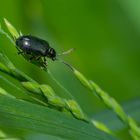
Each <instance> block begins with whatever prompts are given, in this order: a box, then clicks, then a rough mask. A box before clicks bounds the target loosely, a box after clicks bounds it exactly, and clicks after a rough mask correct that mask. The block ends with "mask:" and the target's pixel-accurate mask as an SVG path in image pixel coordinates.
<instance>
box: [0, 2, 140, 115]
mask: <svg viewBox="0 0 140 140" xmlns="http://www.w3.org/2000/svg"><path fill="white" fill-rule="evenodd" d="M3 18H7V19H8V20H9V21H10V22H11V23H12V24H13V25H14V26H15V27H16V28H17V30H19V31H21V32H22V33H23V34H31V35H35V36H38V37H41V38H43V39H45V40H48V41H49V43H50V45H51V46H52V47H53V48H55V49H56V50H57V52H58V53H61V52H62V51H64V50H67V49H70V48H75V49H76V50H75V51H74V52H73V53H71V54H69V55H67V56H65V57H63V59H64V60H66V61H67V62H68V63H70V64H71V65H73V66H74V67H76V68H77V69H78V70H79V71H80V72H82V73H83V74H84V75H85V76H86V77H87V78H88V79H92V80H94V81H95V82H96V83H98V84H99V85H100V86H101V87H102V88H103V89H104V90H106V91H107V92H108V93H109V94H110V95H111V96H113V97H114V98H115V99H116V100H117V101H119V102H120V103H123V102H127V101H129V100H132V99H135V98H137V97H139V94H140V1H138V0H127V1H123V0H4V1H1V2H0V22H1V24H2V28H4V29H5V30H6V28H5V26H4V22H3ZM0 50H1V51H3V52H4V53H5V54H6V55H7V56H8V57H9V58H10V59H11V60H12V62H13V63H14V64H15V65H16V66H17V67H18V68H19V69H20V70H22V71H24V72H25V73H26V74H28V75H29V76H31V77H32V78H34V79H35V80H37V81H38V82H39V83H49V84H51V85H52V87H54V88H55V89H56V91H57V93H58V94H59V95H60V96H62V97H65V98H68V95H66V94H65V92H63V91H62V90H61V89H60V88H59V87H58V86H57V85H56V84H55V83H54V82H53V81H52V80H51V79H50V77H49V76H48V75H47V74H46V73H45V72H43V71H42V70H40V69H39V68H37V67H36V66H34V65H32V64H30V63H29V62H27V61H26V60H24V59H23V58H22V57H21V56H19V55H17V50H16V48H15V47H14V46H13V45H12V44H11V43H10V42H9V40H7V38H6V37H5V36H2V35H0ZM48 67H49V69H51V71H52V73H53V75H54V76H55V77H56V79H57V80H58V81H60V83H61V84H62V85H63V86H64V87H66V88H67V89H68V90H69V91H70V92H71V93H72V94H73V96H74V97H75V99H76V100H77V101H78V102H79V104H80V105H81V107H82V108H83V110H84V111H85V112H86V113H87V114H89V115H92V114H93V113H96V112H99V111H101V110H103V109H104V108H105V106H104V105H103V103H101V102H100V101H99V100H98V99H97V98H96V97H94V96H93V95H92V94H91V93H90V92H89V91H87V90H86V89H85V88H84V87H82V86H81V85H80V83H79V81H77V80H76V78H75V77H74V75H73V74H72V73H71V71H70V70H69V69H68V68H67V67H66V66H65V65H63V64H61V63H59V62H52V61H49V66H48ZM11 80H12V79H11ZM14 82H15V81H14ZM1 85H2V86H3V87H5V88H7V90H10V91H13V92H14V89H13V88H9V86H7V85H5V84H4V82H2V81H1Z"/></svg>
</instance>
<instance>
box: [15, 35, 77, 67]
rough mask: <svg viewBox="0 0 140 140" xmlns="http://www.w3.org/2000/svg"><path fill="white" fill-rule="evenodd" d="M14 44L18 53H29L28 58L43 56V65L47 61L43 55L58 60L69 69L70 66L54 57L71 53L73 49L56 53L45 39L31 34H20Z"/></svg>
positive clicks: (37, 58) (36, 58)
mask: <svg viewBox="0 0 140 140" xmlns="http://www.w3.org/2000/svg"><path fill="white" fill-rule="evenodd" d="M16 46H17V49H18V51H19V52H18V54H26V55H30V56H31V57H30V58H29V59H30V60H32V59H34V60H39V59H40V58H41V57H43V58H44V61H43V64H45V66H46V65H47V61H46V58H45V57H48V58H50V59H52V60H53V61H54V60H59V61H60V62H62V63H63V64H65V65H67V66H68V67H70V68H71V69H73V68H72V66H71V65H70V64H68V63H67V62H65V61H64V60H61V59H58V58H56V56H60V55H66V54H69V53H71V52H72V51H73V50H74V49H73V48H72V49H69V50H68V51H65V52H63V53H61V54H56V51H55V49H53V48H52V47H50V45H49V43H48V42H47V41H45V40H42V39H40V38H38V37H35V36H32V35H22V36H20V37H19V38H17V39H16Z"/></svg>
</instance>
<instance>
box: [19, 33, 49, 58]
mask: <svg viewBox="0 0 140 140" xmlns="http://www.w3.org/2000/svg"><path fill="white" fill-rule="evenodd" d="M16 45H17V46H18V47H19V48H20V49H22V50H23V51H24V52H27V53H32V54H34V55H40V56H46V52H47V50H48V49H49V48H50V46H49V43H48V42H47V41H45V40H42V39H39V38H36V37H34V36H30V35H29V36H21V37H19V38H18V39H17V40H16Z"/></svg>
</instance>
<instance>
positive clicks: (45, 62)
mask: <svg viewBox="0 0 140 140" xmlns="http://www.w3.org/2000/svg"><path fill="white" fill-rule="evenodd" d="M44 64H45V65H46V66H47V65H48V62H47V60H46V58H45V57H44Z"/></svg>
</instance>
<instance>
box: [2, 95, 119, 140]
mask: <svg viewBox="0 0 140 140" xmlns="http://www.w3.org/2000/svg"><path fill="white" fill-rule="evenodd" d="M0 126H1V128H9V129H11V130H14V129H18V131H20V132H25V131H26V132H28V134H29V132H31V131H32V132H38V133H44V134H48V135H53V136H58V137H61V138H66V139H72V140H77V139H80V140H93V139H94V140H116V139H117V138H115V137H113V136H110V135H108V134H106V133H104V132H101V131H99V130H98V129H96V128H95V127H94V126H93V125H92V124H88V123H85V122H82V121H79V120H76V119H74V118H72V117H68V116H67V115H65V114H63V113H60V112H58V111H54V110H51V109H48V108H45V107H42V106H39V105H34V104H31V103H28V102H23V101H19V100H16V99H12V98H9V97H6V96H1V98H0ZM24 134H25V133H24Z"/></svg>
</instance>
